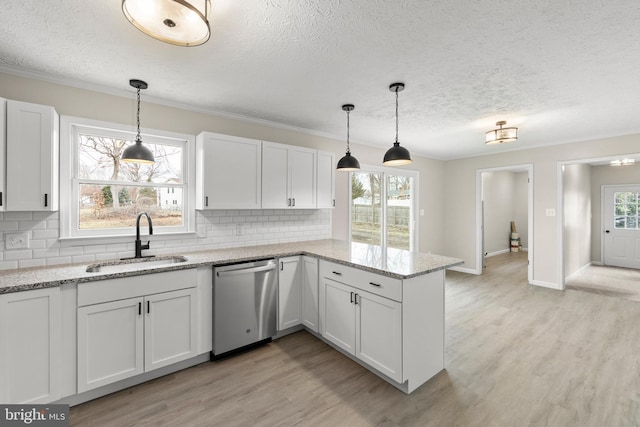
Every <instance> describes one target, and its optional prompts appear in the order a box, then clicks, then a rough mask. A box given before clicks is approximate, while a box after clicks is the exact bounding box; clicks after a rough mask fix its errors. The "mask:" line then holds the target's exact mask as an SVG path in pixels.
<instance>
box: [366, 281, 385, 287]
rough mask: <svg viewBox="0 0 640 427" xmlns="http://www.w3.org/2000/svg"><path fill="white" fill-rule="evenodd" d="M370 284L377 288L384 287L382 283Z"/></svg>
mask: <svg viewBox="0 0 640 427" xmlns="http://www.w3.org/2000/svg"><path fill="white" fill-rule="evenodd" d="M369 284H370V285H371V286H376V287H378V288H381V287H382V285H381V284H380V283H374V282H369Z"/></svg>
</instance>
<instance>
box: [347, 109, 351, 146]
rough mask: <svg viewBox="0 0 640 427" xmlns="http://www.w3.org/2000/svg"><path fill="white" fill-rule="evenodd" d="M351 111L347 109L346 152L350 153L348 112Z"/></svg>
mask: <svg viewBox="0 0 640 427" xmlns="http://www.w3.org/2000/svg"><path fill="white" fill-rule="evenodd" d="M350 112H351V111H347V153H349V154H351V149H350V148H349V113H350Z"/></svg>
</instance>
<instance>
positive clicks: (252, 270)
mask: <svg viewBox="0 0 640 427" xmlns="http://www.w3.org/2000/svg"><path fill="white" fill-rule="evenodd" d="M274 268H276V266H275V265H273V264H269V265H263V266H260V267H251V268H241V269H239V270H230V271H217V272H216V275H217V276H218V277H225V276H237V275H239V274H247V273H257V272H259V271H268V270H273V269H274Z"/></svg>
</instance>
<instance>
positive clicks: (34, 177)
mask: <svg viewBox="0 0 640 427" xmlns="http://www.w3.org/2000/svg"><path fill="white" fill-rule="evenodd" d="M6 117H7V119H6V120H7V122H6V128H7V141H6V142H7V159H8V160H9V161H7V169H6V171H7V178H6V180H7V184H6V195H5V197H3V199H4V200H3V202H4V203H6V207H5V209H6V210H8V211H56V210H58V158H59V155H58V135H59V126H60V125H59V120H58V114H57V113H56V111H55V109H54V108H53V107H49V106H46V105H38V104H29V103H26V102H19V101H12V100H8V101H7V115H6Z"/></svg>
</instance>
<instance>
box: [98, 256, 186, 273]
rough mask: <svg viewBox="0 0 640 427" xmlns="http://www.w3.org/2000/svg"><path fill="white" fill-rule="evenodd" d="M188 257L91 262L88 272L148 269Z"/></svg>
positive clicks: (181, 260) (183, 260)
mask: <svg viewBox="0 0 640 427" xmlns="http://www.w3.org/2000/svg"><path fill="white" fill-rule="evenodd" d="M186 261H187V259H186V258H185V257H183V256H180V255H172V256H163V257H149V258H132V259H123V260H119V261H108V262H101V263H99V264H91V265H89V266H88V267H87V269H86V272H87V273H122V272H125V271H138V270H147V269H152V268H160V267H166V266H168V265H172V264H177V263H181V262H186Z"/></svg>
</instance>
